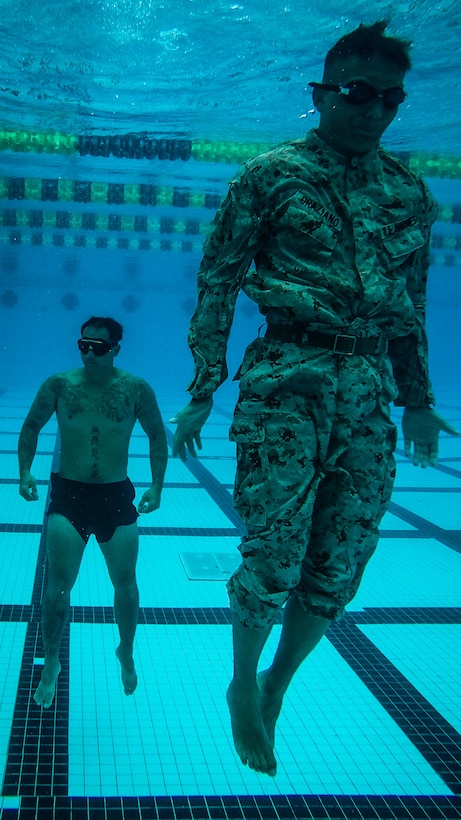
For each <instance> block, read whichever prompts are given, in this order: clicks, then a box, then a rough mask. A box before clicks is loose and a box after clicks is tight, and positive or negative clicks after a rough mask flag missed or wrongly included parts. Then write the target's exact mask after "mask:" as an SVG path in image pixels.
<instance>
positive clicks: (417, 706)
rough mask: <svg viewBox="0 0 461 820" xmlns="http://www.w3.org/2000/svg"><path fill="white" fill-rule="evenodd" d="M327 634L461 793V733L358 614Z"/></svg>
mask: <svg viewBox="0 0 461 820" xmlns="http://www.w3.org/2000/svg"><path fill="white" fill-rule="evenodd" d="M335 626H336V628H335V629H334V630H329V631H328V633H327V637H328V639H329V640H330V642H331V643H332V645H333V646H334V647H335V649H336V650H337V651H338V652H339V654H340V655H341V657H343V658H344V660H346V661H347V663H348V664H349V666H350V667H351V669H353V670H354V672H355V673H356V674H357V675H358V676H359V678H360V679H361V680H362V681H363V683H364V684H365V685H366V686H367V688H368V690H369V691H370V692H372V694H373V695H374V696H375V697H376V698H377V700H378V701H379V703H380V704H381V706H383V707H384V709H385V710H386V712H387V713H388V714H389V715H390V716H391V717H392V719H393V720H394V721H395V722H396V723H397V725H398V726H399V727H400V728H401V729H402V731H403V732H404V733H405V734H406V736H407V737H408V738H409V740H411V742H412V743H413V745H414V746H416V748H417V749H418V750H419V752H420V753H421V754H422V755H423V757H424V758H425V760H426V761H427V762H428V763H429V765H430V766H432V768H433V769H434V771H436V772H437V774H438V775H439V777H441V778H442V780H443V781H444V783H446V785H447V787H448V789H449V790H450V791H452V792H454V793H455V794H457V795H461V734H460V733H459V732H457V731H456V729H455V728H454V727H453V726H452V725H451V724H450V723H449V722H448V721H447V720H446V719H445V718H444V717H442V715H441V714H440V712H438V711H437V709H435V708H434V706H432V704H431V703H430V702H429V701H428V700H426V698H425V697H424V696H423V695H422V694H421V693H420V692H419V691H418V689H417V688H416V687H415V686H413V685H412V684H411V683H410V682H409V681H408V680H407V678H406V677H405V676H404V675H403V674H402V673H401V672H399V670H398V669H397V668H396V667H395V666H394V664H392V663H391V661H389V659H388V658H386V656H385V655H384V654H383V653H382V652H380V650H379V649H378V648H377V647H376V646H375V645H374V643H373V642H372V641H371V640H370V639H369V638H367V637H366V636H365V635H364V634H363V633H362V632H361V631H360V628H359V627H358V626H357V625H356V623H355V622H354V619H353V615H352V613H351V614H350V615H346V616H345V617H344V618H343V619H342V621H340V622H339V623H338V624H336V625H335Z"/></svg>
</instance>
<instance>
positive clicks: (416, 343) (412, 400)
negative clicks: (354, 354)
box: [389, 182, 437, 407]
mask: <svg viewBox="0 0 461 820" xmlns="http://www.w3.org/2000/svg"><path fill="white" fill-rule="evenodd" d="M421 186H422V189H423V204H422V213H423V219H424V222H423V233H424V235H425V237H426V243H425V245H424V246H423V247H422V248H420V249H419V250H417V251H415V253H414V254H413V255H412V257H411V258H410V260H409V262H408V263H407V266H408V269H407V291H408V294H409V296H410V298H411V300H412V302H413V304H414V307H415V317H416V321H415V327H414V330H413V332H412V333H411V334H410V335H409V336H403V337H400V338H397V339H392V341H390V342H389V355H390V358H391V361H392V366H393V370H394V377H395V380H396V382H397V386H398V389H399V395H398V397H397V399H396V400H395V404H396V405H398V406H403V407H429V406H430V405H431V404H434V402H435V398H434V394H433V391H432V386H431V382H430V379H429V361H428V359H429V355H428V340H427V334H426V285H427V276H428V271H429V264H430V231H431V227H432V225H433V223H434V222H435V219H436V217H437V205H436V203H435V200H434V199H433V197H432V195H431V194H430V192H429V191H428V189H427V188H426V186H425V185H424V183H422V182H421Z"/></svg>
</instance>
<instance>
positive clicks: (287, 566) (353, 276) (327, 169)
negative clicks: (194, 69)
mask: <svg viewBox="0 0 461 820" xmlns="http://www.w3.org/2000/svg"><path fill="white" fill-rule="evenodd" d="M436 212H437V209H436V205H435V202H434V200H433V198H432V196H431V194H430V193H429V191H428V190H427V188H426V186H425V185H424V183H423V182H422V181H421V180H419V179H418V178H417V177H416V176H415V175H414V174H412V173H411V172H410V171H409V169H408V168H406V167H405V166H404V165H403V164H402V163H400V162H399V161H398V160H397V159H395V158H394V157H392V156H391V155H390V154H388V153H387V152H386V151H384V150H383V149H381V148H379V149H378V150H377V151H375V152H371V153H370V154H366V155H363V156H357V157H353V158H347V157H345V156H343V155H341V154H339V153H337V152H336V151H334V149H332V148H331V147H329V146H327V145H326V144H325V143H324V142H323V141H322V140H321V139H320V138H319V137H318V135H317V134H316V132H315V131H311V132H309V134H308V135H307V137H306V138H305V139H303V140H297V141H295V142H291V143H287V144H285V145H282V146H280V147H278V148H276V149H274V150H273V151H269V152H267V153H266V154H263V155H261V156H259V157H256V158H255V159H252V160H250V161H249V162H248V163H246V165H245V166H244V168H243V169H242V170H241V172H240V173H239V174H238V175H237V176H236V178H235V179H234V181H233V182H232V183H231V185H230V189H229V193H228V195H227V197H226V199H225V200H224V202H223V204H222V207H221V208H220V209H219V211H218V212H217V214H216V216H215V219H214V222H213V224H212V230H211V232H210V234H209V236H208V238H207V240H206V242H205V246H204V258H203V261H202V264H201V267H200V270H199V277H198V284H199V295H198V305H197V309H196V311H195V313H194V316H193V317H192V320H191V326H190V331H189V344H190V347H191V350H192V353H193V356H194V363H195V376H194V380H193V381H192V383H191V384H190V385H189V388H188V389H189V391H190V393H191V394H192V396H194V397H196V398H201V397H205V396H209V395H211V394H212V393H213V392H214V391H215V390H216V389H217V387H218V386H219V385H220V384H221V383H222V382H223V381H224V380H225V378H226V377H227V366H226V347H227V341H228V337H229V333H230V329H231V325H232V320H233V315H234V309H235V302H236V299H237V296H238V293H239V291H240V290H241V289H243V290H244V291H245V293H246V294H247V295H248V296H249V297H250V298H251V299H252V300H253V301H255V302H256V303H257V304H258V305H259V307H260V310H261V312H262V313H263V314H264V316H265V317H266V321H267V322H268V323H269V324H272V325H273V324H275V325H277V324H283V325H292V324H293V322H303V323H305V324H306V325H307V326H308V328H309V329H310V330H312V331H314V330H315V331H320V332H323V333H330V334H334V333H343V334H353V335H356V336H358V337H377V336H379V335H380V334H384V335H385V337H386V338H387V339H388V340H389V355H385V356H380V357H375V356H366V357H364V356H350V357H348V356H345V355H337V354H334V353H333V352H332V351H327V350H324V349H321V348H314V347H309V346H307V345H306V346H304V345H302V344H301V345H298V344H292V343H281V342H277V341H275V340H274V339H271V340H268V339H257V340H255V341H254V342H253V343H252V344H251V345H250V346H249V347H248V349H247V351H246V354H245V358H244V362H243V365H242V367H241V371H240V374H239V375H240V379H241V381H240V398H239V402H238V404H237V408H236V412H235V418H234V422H233V425H232V427H231V438H232V439H233V440H234V441H236V442H237V457H238V469H237V477H236V485H235V503H236V507H237V509H238V511H239V512H240V514H241V516H242V518H243V520H244V521H245V523H246V525H247V530H248V535H247V537H246V538H244V540H243V542H242V546H241V552H242V557H243V564H242V566H241V567H240V569H239V570H238V571H237V573H236V574H235V575H234V576H233V578H232V579H231V580H230V582H229V587H228V588H229V594H230V600H231V606H232V608H233V609H234V610H235V611H236V612H237V613H238V615H239V617H240V619H241V621H242V622H243V623H246V624H247V625H249V626H255V627H262V626H265V625H267V624H268V623H270V622H271V621H272V620H273V619H274V618H275V614H276V612H277V611H278V609H279V608H280V606H282V605H283V603H284V602H285V600H286V598H287V597H288V595H289V594H290V592H291V591H293V590H294V589H296V591H297V593H298V594H299V596H300V598H301V599H302V600H303V603H304V605H305V606H306V607H307V608H308V609H310V611H312V612H314V613H315V614H318V615H322V616H323V617H327V618H337V617H339V616H340V615H341V613H342V611H343V608H344V606H345V605H346V604H347V603H348V601H350V600H351V598H352V597H353V595H354V594H355V592H356V590H357V587H358V584H359V582H360V579H361V576H362V573H363V569H364V567H365V565H366V562H367V561H368V559H369V557H370V555H371V554H372V552H373V550H374V549H375V547H376V543H377V538H378V526H379V522H380V520H381V517H382V515H383V514H384V512H385V510H386V508H387V505H388V503H389V499H390V494H391V490H392V483H393V474H394V462H393V456H392V452H393V450H394V448H395V440H396V432H395V427H394V425H393V424H392V422H391V420H390V416H389V403H390V402H391V401H395V402H396V403H397V404H401V405H407V406H414V407H415V406H416V407H418V406H428V405H430V404H431V403H432V402H433V401H434V397H433V394H432V389H431V385H430V381H429V376H428V353H427V338H426V332H425V305H426V279H427V271H428V267H429V239H430V229H431V226H432V224H433V222H434V220H435V218H436ZM252 261H254V267H251V268H250V265H251V263H252Z"/></svg>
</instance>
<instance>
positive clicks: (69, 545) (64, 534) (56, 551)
mask: <svg viewBox="0 0 461 820" xmlns="http://www.w3.org/2000/svg"><path fill="white" fill-rule="evenodd" d="M85 546H86V544H85V541H84V539H83V538H81V537H80V535H79V534H78V532H77V531H76V530H75V528H74V527H73V526H72V524H71V523H70V521H68V519H67V518H65V517H64V516H63V515H60V514H59V513H51V514H50V516H49V517H48V524H47V555H48V585H47V588H46V592H45V594H44V596H43V604H42V639H43V645H44V648H45V665H44V667H43V672H42V677H41V679H40V683H39V685H38V687H37V690H36V692H35V694H34V700H35V702H36V703H37V704H38V705H39V706H44V708H45V709H48V708H49V707H50V706H51V704H52V702H53V698H54V693H55V689H56V681H57V678H58V675H59V673H60V671H61V664H60V663H59V647H60V645H61V640H62V636H63V632H64V629H65V626H66V624H67V619H68V617H69V604H70V592H71V589H72V587H73V586H74V584H75V581H76V580H77V575H78V571H79V569H80V564H81V561H82V556H83V552H84V550H85Z"/></svg>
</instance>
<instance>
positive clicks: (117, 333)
mask: <svg viewBox="0 0 461 820" xmlns="http://www.w3.org/2000/svg"><path fill="white" fill-rule="evenodd" d="M90 326H91V327H97V328H99V329H100V330H102V329H103V328H105V329H106V330H107V332H108V334H109V339H110V341H111V342H119V341H120V339H121V338H122V336H123V327H122V326H121V324H120V323H119V322H116V321H115V319H110V318H109V317H108V316H92V317H91V319H88V320H87V321H86V322H84V323H83V325H82V327H81V328H80V333H81V334H82V335H83V331H84V330H85V328H87V327H90Z"/></svg>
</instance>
